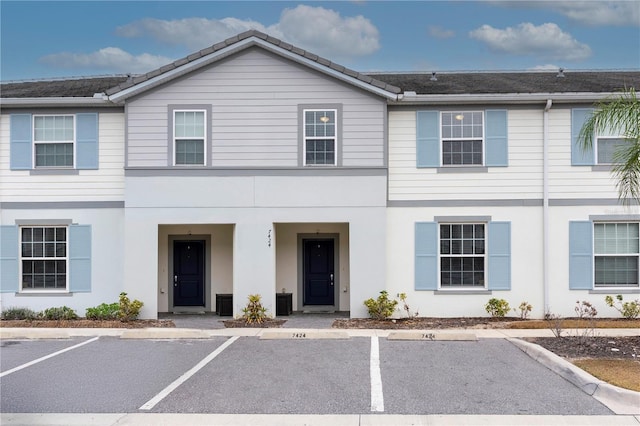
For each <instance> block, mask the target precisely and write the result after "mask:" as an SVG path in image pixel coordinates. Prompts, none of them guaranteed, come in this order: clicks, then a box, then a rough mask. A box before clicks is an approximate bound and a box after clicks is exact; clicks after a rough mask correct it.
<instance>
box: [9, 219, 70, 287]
mask: <svg viewBox="0 0 640 426" xmlns="http://www.w3.org/2000/svg"><path fill="white" fill-rule="evenodd" d="M24 228H31V229H33V228H43V229H46V228H64V229H65V254H64V261H65V277H64V279H65V283H64V288H63V289H60V288H47V287H43V288H26V289H25V288H23V284H24V283H23V279H22V262H23V260H29V259H31V260H33V259H35V260H42V261H46V260H54V261H58V260H62V258H59V257H46V256H44V253H43V256H41V257H36V258H34V257H26V258H25V257H23V256H22V230H23V229H24ZM32 232H33V231H32ZM42 238H43V243H46V241H45V240H44V230H43V237H42ZM32 242H33V241H32ZM18 282H19V287H18V293H20V294H47V293H49V294H50V293H56V294H67V293H70V291H69V226H68V225H60V224H58V225H51V224H48V225H27V224H25V225H18Z"/></svg>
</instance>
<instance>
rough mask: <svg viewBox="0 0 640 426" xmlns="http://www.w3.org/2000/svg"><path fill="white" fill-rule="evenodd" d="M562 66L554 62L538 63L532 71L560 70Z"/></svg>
mask: <svg viewBox="0 0 640 426" xmlns="http://www.w3.org/2000/svg"><path fill="white" fill-rule="evenodd" d="M560 68H561V67H559V66H558V65H554V64H544V65H536V66H535V67H533V68H531V71H558V70H559V69H560Z"/></svg>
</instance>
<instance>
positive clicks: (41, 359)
mask: <svg viewBox="0 0 640 426" xmlns="http://www.w3.org/2000/svg"><path fill="white" fill-rule="evenodd" d="M99 338H100V336H97V337H94V338H92V339H89V340H86V341H84V342H82V343H78V344H77V345H73V346H69V347H68V348H65V349H61V350H59V351H57V352H54V353H52V354H49V355H45V356H43V357H40V358H38V359H34V360H33V361H29V362H27V363H25V364H22V365H19V366H17V367H15V368H12V369H11V370H7V371H3V372H2V373H0V378H2V377H4V376H8V375H9V374H11V373H15V372H16V371H20V370H23V369H25V368H27V367H31V366H32V365H34V364H37V363H39V362H42V361H45V360H47V359H49V358H53V357H54V356H57V355H60V354H62V353H65V352H68V351H71V350H74V349H77V348H79V347H81V346H84V345H86V344H89V343H91V342H95V341H96V340H98V339H99Z"/></svg>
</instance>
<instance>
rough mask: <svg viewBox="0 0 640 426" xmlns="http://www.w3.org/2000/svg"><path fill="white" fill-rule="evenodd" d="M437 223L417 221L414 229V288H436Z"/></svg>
mask: <svg viewBox="0 0 640 426" xmlns="http://www.w3.org/2000/svg"><path fill="white" fill-rule="evenodd" d="M437 226H438V225H437V224H436V223H435V222H417V223H416V231H415V250H416V265H415V268H416V270H415V279H416V282H415V289H416V290H437V289H438V263H437V262H438V227H437Z"/></svg>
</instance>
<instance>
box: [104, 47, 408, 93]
mask: <svg viewBox="0 0 640 426" xmlns="http://www.w3.org/2000/svg"><path fill="white" fill-rule="evenodd" d="M256 45H259V46H261V47H262V48H264V49H266V50H268V51H271V52H274V53H276V54H278V55H280V56H283V57H287V58H289V59H291V60H293V61H294V62H297V63H300V64H303V65H306V66H308V67H309V68H312V69H315V70H317V71H320V72H322V73H324V74H327V75H331V76H333V77H335V78H337V79H339V80H342V81H345V82H347V83H349V84H351V85H354V86H357V87H360V88H362V89H364V90H366V91H369V92H372V93H374V94H376V95H378V96H382V97H384V98H386V99H387V100H392V101H395V100H396V99H397V97H398V94H397V93H394V92H393V91H392V90H393V89H397V91H399V89H398V88H395V87H393V88H392V90H385V89H384V88H381V87H377V86H376V85H374V84H370V83H367V82H364V81H362V80H359V79H357V78H355V77H352V76H349V75H347V74H345V73H343V72H341V71H339V70H335V69H333V68H330V67H327V66H326V65H324V64H321V63H319V62H316V61H314V60H311V59H308V58H306V57H304V56H301V55H299V54H297V53H295V52H293V51H289V50H287V49H284V48H282V47H280V46H276V45H274V44H272V43H270V42H268V41H265V40H262V39H261V38H258V37H255V36H252V37H249V38H246V39H243V40H240V41H238V42H235V43H234V44H231V45H229V46H226V47H224V48H222V49H220V50H217V51H214V52H212V53H210V54H208V55H206V56H203V57H200V58H198V59H195V60H193V61H191V62H187V63H185V64H184V65H181V66H178V67H176V68H173V69H171V70H168V71H166V72H163V73H162V74H159V75H156V76H154V77H152V78H150V79H148V80H146V81H143V82H141V83H139V84H136V85H133V86H131V87H127V88H125V89H122V90H120V91H117V92H115V93H113V94H111V95H109V96H108V98H109V100H111V101H112V102H117V103H121V102H124V101H125V100H126V99H128V98H131V97H132V96H136V95H138V94H140V93H142V92H145V91H147V90H149V89H151V88H154V87H156V86H159V85H161V84H163V83H166V82H168V81H170V80H173V79H174V78H177V77H179V76H181V75H184V74H187V73H189V72H192V71H195V70H198V69H200V68H202V67H204V66H207V65H209V64H211V63H213V62H217V61H220V60H221V59H223V58H225V57H227V56H230V55H232V54H234V53H236V52H239V51H242V50H245V49H247V48H249V47H252V46H256Z"/></svg>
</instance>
